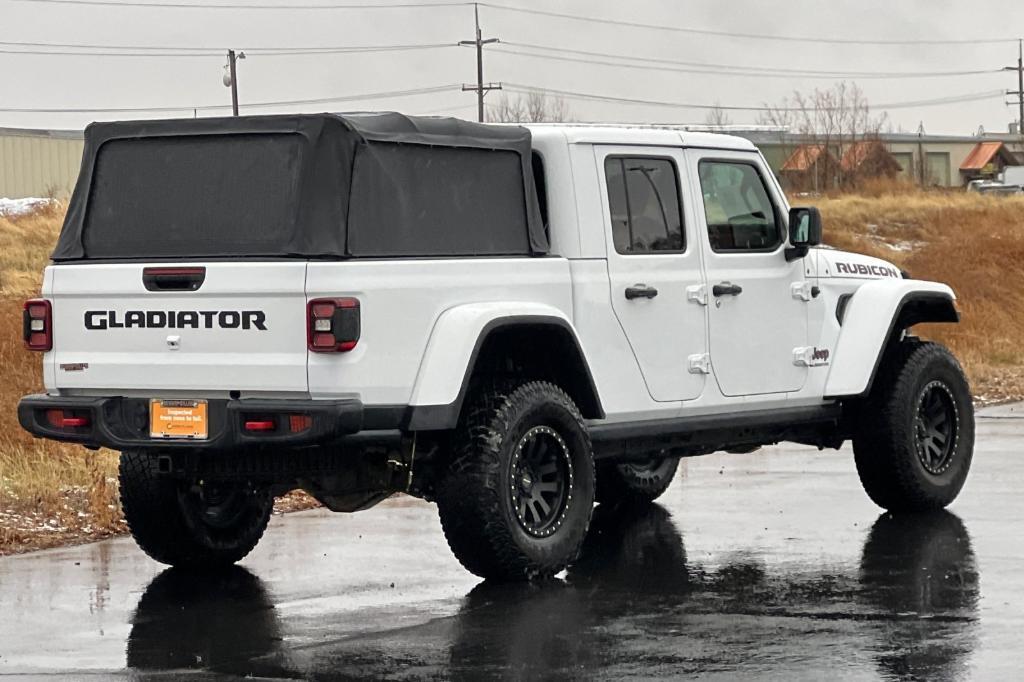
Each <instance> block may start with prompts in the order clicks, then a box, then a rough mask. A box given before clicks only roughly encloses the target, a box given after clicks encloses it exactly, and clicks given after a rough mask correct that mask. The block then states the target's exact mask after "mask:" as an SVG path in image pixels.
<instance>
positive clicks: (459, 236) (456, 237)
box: [348, 143, 530, 257]
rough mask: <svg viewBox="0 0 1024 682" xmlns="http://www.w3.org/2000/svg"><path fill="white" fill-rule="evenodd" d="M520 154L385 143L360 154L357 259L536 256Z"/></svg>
mask: <svg viewBox="0 0 1024 682" xmlns="http://www.w3.org/2000/svg"><path fill="white" fill-rule="evenodd" d="M526 205H527V204H526V199H525V197H524V189H523V175H522V166H521V161H520V157H519V155H518V154H517V153H516V152H513V151H502V150H491V149H471V148H465V147H432V146H428V145H416V144H398V143H380V144H375V145H369V146H365V147H362V148H360V149H359V151H358V152H357V154H356V160H355V167H354V169H353V173H352V194H351V199H350V203H349V214H348V253H349V254H350V255H352V256H356V257H358V256H368V257H389V256H413V257H416V256H419V257H430V256H495V255H507V254H526V253H529V249H530V245H529V241H528V237H529V235H528V229H527V217H526Z"/></svg>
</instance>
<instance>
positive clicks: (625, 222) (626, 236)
mask: <svg viewBox="0 0 1024 682" xmlns="http://www.w3.org/2000/svg"><path fill="white" fill-rule="evenodd" d="M604 175H605V181H606V182H607V183H608V204H609V209H610V211H611V215H612V239H613V241H614V242H615V250H616V251H617V252H618V253H621V254H627V255H628V254H642V253H652V252H662V253H664V252H666V251H667V252H672V253H681V252H682V251H683V250H684V249H685V247H686V245H685V243H684V240H683V215H682V209H681V207H680V203H679V173H678V172H677V171H676V165H675V163H674V162H673V161H672V160H671V159H665V158H657V157H648V156H609V157H607V158H606V159H605V161H604Z"/></svg>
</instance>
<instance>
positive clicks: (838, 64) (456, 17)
mask: <svg viewBox="0 0 1024 682" xmlns="http://www.w3.org/2000/svg"><path fill="white" fill-rule="evenodd" d="M100 1H101V2H111V3H114V2H117V1H118V0H100ZM211 1H213V2H215V3H216V4H236V5H237V4H245V5H254V4H264V5H267V4H270V5H275V6H278V7H280V6H283V5H290V6H289V7H288V8H287V9H272V10H260V9H251V8H250V9H243V8H237V9H213V8H209V7H206V8H202V9H198V8H196V9H193V8H168V7H165V8H156V7H130V6H102V5H100V6H97V5H79V4H73V3H74V2H75V0H58V1H57V2H54V1H53V0H44V1H40V0H0V41H5V42H7V43H9V42H20V43H26V42H32V43H64V44H91V45H101V46H112V45H128V46H134V45H138V46H168V47H197V48H210V49H211V50H213V51H216V52H217V54H209V55H202V56H190V57H170V56H130V57H109V56H82V55H38V54H11V53H10V51H12V50H13V51H19V50H25V49H39V48H27V47H25V46H13V45H7V44H5V45H0V50H2V51H3V52H0V110H5V111H0V126H17V127H32V128H81V127H82V126H84V125H85V124H86V123H88V122H89V121H91V120H97V119H117V118H143V117H176V116H191V115H192V110H191V107H194V106H206V105H220V104H223V105H225V108H224V109H221V110H220V111H200V112H199V115H201V116H209V115H217V114H228V113H230V110H229V108H227V106H226V105H228V104H229V103H230V95H229V91H228V89H227V88H225V87H224V85H223V84H222V83H221V77H222V66H223V64H224V57H223V56H222V55H220V54H219V51H220V50H222V49H225V48H228V47H236V48H238V49H243V50H245V49H252V50H255V49H257V48H281V47H321V46H323V47H340V46H365V45H396V44H401V45H407V44H435V43H436V44H440V43H452V44H454V43H456V42H457V41H459V40H463V39H471V38H472V37H473V10H472V8H471V7H469V6H458V7H430V8H418V9H417V8H400V9H374V10H364V9H358V10H357V9H329V10H323V9H321V10H316V9H308V7H309V5H317V4H319V5H326V4H333V5H340V4H346V3H347V4H354V3H362V4H388V3H389V2H390V3H391V4H394V3H395V2H397V1H399V0H296V1H295V2H294V3H289V2H288V1H287V0H211ZM408 1H409V2H416V1H417V0H408ZM424 1H425V0H424ZM137 2H155V3H160V2H163V3H175V4H185V3H196V4H197V5H201V4H202V3H201V2H200V0H137ZM496 4H505V5H510V6H515V7H522V8H533V9H543V10H547V11H552V12H560V13H568V14H576V15H585V16H590V17H599V18H604V19H611V20H619V21H625V22H634V23H642V24H656V25H663V26H672V27H683V28H692V29H706V30H710V31H724V32H731V33H745V34H758V35H774V36H805V37H821V38H831V39H837V40H843V41H845V40H878V41H915V40H936V41H947V40H948V41H965V40H967V41H971V40H985V41H993V40H998V39H1005V38H1010V39H1012V38H1015V37H1016V36H1018V35H1021V34H1024V3H1022V2H1019V1H1017V2H1014V1H1006V0H989V1H987V2H965V1H963V0H960V1H956V0H859V1H855V2H845V1H844V2H838V1H829V2H825V1H822V0H760V1H757V2H755V1H753V0H745V1H744V0H732V1H731V2H728V1H723V0H677V1H672V0H635V1H634V2H628V3H627V2H621V1H618V2H613V1H612V0H563V1H560V2H538V1H533V2H529V1H527V0H496ZM303 7H306V8H303ZM480 16H481V24H482V26H483V31H484V36H485V37H498V38H500V39H501V40H502V41H503V43H504V44H503V45H497V46H488V47H487V48H485V49H486V50H487V51H486V54H485V78H486V79H487V80H489V81H502V82H505V83H510V84H516V85H518V86H532V87H541V88H548V89H553V90H560V91H565V92H572V93H581V94H591V95H599V96H609V97H617V98H624V99H640V100H647V101H659V102H673V103H689V104H713V103H716V102H718V103H721V104H722V105H726V106H734V105H735V106H759V105H762V104H763V103H765V102H768V103H776V102H779V101H780V100H781V99H782V98H783V97H785V96H786V95H787V94H789V93H791V92H792V91H793V90H794V89H798V90H801V91H809V90H813V89H814V88H815V87H820V88H826V87H830V86H831V85H832V84H833V83H834V82H835V81H836V80H837V78H835V77H832V76H829V77H826V78H810V77H807V76H804V75H793V74H782V75H781V76H779V75H771V74H772V72H768V73H758V74H754V75H746V74H744V75H736V74H737V73H738V72H737V71H736V70H733V69H730V70H729V71H730V75H723V74H708V73H685V72H679V71H671V70H654V69H649V68H635V66H636V65H641V66H642V63H641V62H632V63H633V64H634V68H627V67H621V66H611V65H607V64H603V63H601V64H599V63H596V62H615V63H621V62H622V61H623V60H622V59H621V58H620V57H616V56H614V55H630V56H633V57H638V58H642V59H644V58H646V59H654V60H663V61H661V62H658V65H661V66H668V67H669V68H670V69H681V68H691V67H686V66H681V65H679V64H678V63H676V64H667V63H666V62H668V61H671V62H688V63H693V64H708V65H716V67H715V68H719V67H720V65H727V66H739V67H753V68H756V69H757V70H760V71H766V70H768V69H780V70H794V69H803V70H811V71H827V72H830V73H835V72H837V71H838V72H851V71H856V72H860V73H861V74H869V73H876V74H877V73H878V72H886V73H893V72H900V73H906V72H922V71H925V72H937V71H938V72H949V71H956V72H961V71H992V72H991V73H980V74H977V73H976V74H971V75H961V76H943V77H920V76H915V77H912V78H899V79H879V78H868V77H867V76H865V75H861V76H859V77H856V78H848V79H847V80H853V81H856V82H857V83H858V85H860V87H861V88H862V89H863V90H864V92H865V94H866V95H867V97H868V100H869V102H871V103H872V104H873V105H883V104H900V103H905V102H915V101H920V100H933V99H937V98H947V97H949V98H952V97H956V96H959V95H972V94H974V95H978V96H977V97H976V98H974V99H972V100H971V101H967V102H961V103H952V104H944V105H941V106H917V107H910V108H890V109H888V110H887V111H888V117H889V120H890V122H891V123H892V124H893V125H894V127H902V128H903V129H906V130H909V131H916V130H917V127H918V124H919V123H920V122H923V123H924V126H925V129H926V130H927V132H929V133H958V134H970V133H973V132H975V131H976V130H977V129H978V126H984V127H985V129H986V130H988V131H1005V130H1006V129H1007V124H1008V122H1009V121H1011V120H1014V119H1015V118H1016V107H1015V106H1013V107H1008V106H1007V105H1006V104H1005V103H1004V101H1005V100H1004V97H1002V96H1001V95H999V94H998V92H999V91H1000V90H1006V89H1016V86H1017V83H1016V77H1015V76H1016V74H1015V73H1009V72H1001V73H1000V72H996V71H997V70H998V69H999V68H1001V67H1003V66H1007V65H1010V64H1016V58H1017V45H1016V43H1013V42H1003V43H994V42H973V43H972V42H967V43H964V42H961V43H947V44H937V45H935V44H916V45H913V44H904V45H857V44H849V43H831V44H830V43H811V42H797V41H789V40H784V41H778V40H762V39H753V38H732V37H722V36H709V35H699V34H693V33H684V32H678V31H659V30H652V29H648V28H640V27H631V26H624V25H621V24H620V25H613V24H600V23H588V22H581V21H575V20H571V19H565V18H557V17H547V16H537V15H533V14H529V13H522V12H513V11H509V10H507V9H500V8H497V7H486V6H484V7H481V8H480ZM524 45H528V46H546V47H551V48H560V49H564V50H575V51H577V52H557V53H556V52H545V53H546V54H552V55H555V56H559V57H562V58H568V59H559V60H556V59H539V58H536V57H530V56H525V55H522V54H510V53H508V52H503V51H508V50H517V51H520V52H523V51H527V52H534V53H536V52H537V51H538V48H537V47H524ZM63 49H65V50H66V49H68V48H63ZM581 52H589V53H604V54H608V55H613V56H612V57H598V56H594V55H585V54H581ZM570 60H572V61H570ZM774 73H777V72H774ZM475 76H476V72H475V60H474V55H473V51H472V49H469V48H459V47H442V48H436V49H419V50H410V51H393V52H381V53H363V54H315V55H309V54H305V55H285V56H280V55H266V54H264V55H260V54H257V53H256V52H251V53H250V54H249V55H248V58H247V59H246V60H245V61H242V62H239V91H240V100H241V103H242V112H243V113H246V112H250V113H257V112H258V113H270V112H281V111H345V110H356V109H393V110H398V111H404V112H407V113H432V114H433V113H437V114H441V113H449V114H453V115H457V116H462V117H466V118H471V117H473V116H475V105H474V101H475V100H474V95H473V93H463V92H460V91H459V90H458V87H457V84H459V83H462V82H471V81H473V80H475ZM449 85H454V86H456V87H452V88H448V89H446V90H444V91H440V92H430V93H426V94H420V95H406V96H403V97H395V98H385V99H364V100H361V101H358V102H354V101H353V102H337V103H318V104H310V105H301V106H300V105H293V106H286V107H261V108H255V107H249V106H247V104H251V103H256V102H273V101H282V100H303V99H314V98H327V97H342V96H346V97H352V96H360V95H364V94H367V93H381V92H394V91H405V90H418V89H423V88H431V87H434V86H437V87H441V86H449ZM488 97H489V101H494V100H496V99H497V98H498V97H500V94H499V93H492V94H490V95H489V96H488ZM567 101H568V104H569V108H570V111H571V115H572V117H573V118H574V119H576V120H581V121H630V122H678V123H701V122H703V121H704V120H705V116H706V111H703V110H700V109H685V108H673V107H667V106H654V105H649V104H644V105H641V104H627V103H622V102H609V101H594V100H583V99H573V98H568V99H567ZM113 107H126V108H140V107H182V108H181V109H180V110H179V111H174V112H158V113H157V112H154V113H131V112H124V113H116V112H115V113H38V112H36V113H25V112H15V111H9V110H10V109H17V108H31V109H66V108H113ZM876 108H879V107H876ZM729 116H730V118H731V119H732V121H733V122H734V123H738V124H739V123H753V122H754V121H755V119H756V116H757V114H756V112H747V111H736V112H730V113H729Z"/></svg>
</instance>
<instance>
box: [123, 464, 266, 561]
mask: <svg viewBox="0 0 1024 682" xmlns="http://www.w3.org/2000/svg"><path fill="white" fill-rule="evenodd" d="M120 483H121V507H122V508H123V510H124V516H125V520H126V521H127V522H128V527H129V528H130V529H131V533H132V537H134V538H135V542H136V543H137V544H138V545H139V547H141V548H142V550H143V551H144V552H145V553H146V554H148V555H149V556H150V557H152V558H153V559H155V560H157V561H159V562H160V563H164V564H170V565H171V566H179V567H185V568H218V567H223V566H228V565H231V564H233V563H235V562H236V561H239V560H241V559H242V558H243V557H244V556H245V555H247V554H248V553H249V552H251V551H252V549H253V548H254V547H255V546H256V543H258V542H259V540H260V538H261V537H262V536H263V531H264V530H266V527H267V523H268V522H269V520H270V513H271V512H272V511H273V506H274V498H273V497H272V496H271V495H270V493H269V491H267V490H266V489H265V488H252V487H251V486H249V485H248V484H245V483H234V482H224V483H217V482H210V481H184V480H179V479H175V478H172V477H170V476H167V475H165V474H161V473H160V472H159V470H158V459H157V456H156V455H155V454H154V453H152V452H149V451H144V450H131V451H126V452H122V453H121V462H120Z"/></svg>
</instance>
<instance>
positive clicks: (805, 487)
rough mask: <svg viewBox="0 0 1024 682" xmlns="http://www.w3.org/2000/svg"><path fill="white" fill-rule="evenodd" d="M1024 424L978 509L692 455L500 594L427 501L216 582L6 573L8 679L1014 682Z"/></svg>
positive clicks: (783, 465) (294, 528)
mask: <svg viewBox="0 0 1024 682" xmlns="http://www.w3.org/2000/svg"><path fill="white" fill-rule="evenodd" d="M1022 427H1024V423H1022V424H1020V425H1019V426H1018V425H1017V424H1009V423H1004V422H1002V421H1000V422H999V423H998V424H996V423H995V422H994V421H993V425H992V426H991V427H990V428H989V429H988V430H989V431H990V433H989V434H988V436H989V439H988V441H987V442H990V443H992V444H993V446H992V448H991V452H990V453H989V454H988V455H987V457H986V455H982V456H980V457H978V461H979V467H980V468H981V472H979V474H978V475H977V477H976V479H975V480H973V481H972V482H969V484H968V490H967V491H966V495H967V496H969V497H968V498H967V500H965V501H964V502H963V504H958V507H957V508H958V513H953V512H941V513H936V514H926V515H891V514H887V513H884V514H881V515H878V512H877V510H874V511H871V510H872V507H871V506H870V504H868V503H864V502H862V501H860V498H859V497H858V495H861V494H862V493H861V492H860V491H859V489H857V488H855V487H853V486H855V484H856V477H855V474H853V473H852V466H851V465H850V463H849V462H848V461H846V460H845V459H844V458H843V457H842V456H839V457H837V456H836V455H820V454H817V453H815V452H812V451H809V450H806V449H796V448H794V449H790V450H787V451H786V452H784V453H783V452H782V451H778V450H776V451H770V452H768V453H764V454H761V455H760V457H761V459H758V457H759V456H758V455H745V456H722V457H720V458H707V459H705V460H700V464H696V465H695V464H693V463H688V466H687V473H686V477H685V480H679V481H677V482H676V484H675V485H674V486H673V488H672V489H671V490H670V491H669V494H668V495H666V498H665V500H664V502H663V504H658V505H651V506H646V507H608V506H601V507H598V508H597V509H596V510H595V516H594V520H593V523H592V526H591V531H590V534H589V535H588V538H587V541H586V544H585V546H584V549H583V552H582V555H581V557H580V560H579V561H578V562H577V563H576V564H575V565H574V566H573V567H572V568H571V569H570V570H569V571H568V572H567V573H566V574H564V575H563V576H561V577H560V579H558V580H554V581H551V582H549V583H546V584H543V585H491V584H487V583H479V584H478V583H477V582H476V581H475V580H474V579H473V578H472V577H471V576H468V575H467V574H465V573H464V572H462V570H461V569H460V568H459V567H458V566H457V564H455V562H454V560H452V559H451V558H450V556H449V555H448V554H447V549H446V548H445V547H444V544H443V539H441V538H440V535H439V529H438V528H437V522H436V516H435V515H434V511H433V509H432V508H431V507H430V506H428V505H425V504H421V503H418V502H413V503H404V504H389V505H387V506H385V507H382V508H381V509H380V510H378V511H374V512H369V513H367V514H365V515H356V516H352V517H337V516H331V515H328V514H326V513H323V512H313V513H309V514H299V515H294V516H289V517H287V518H284V519H276V520H275V524H274V526H273V527H272V529H271V532H270V535H269V537H268V539H267V546H266V547H263V548H261V549H260V550H257V552H256V553H255V554H254V556H253V557H252V558H251V559H250V560H248V561H247V562H246V566H245V567H241V566H239V567H235V568H233V569H231V570H229V571H225V572H223V573H221V574H218V575H213V576H211V575H197V574H191V573H188V572H182V571H177V570H173V569H170V570H163V571H161V570H160V568H159V567H158V566H157V565H155V564H152V563H151V562H149V561H148V560H146V559H145V558H144V557H142V556H141V554H140V553H139V552H138V551H137V550H136V549H135V548H134V547H133V546H132V545H131V543H130V542H129V541H126V540H117V541H114V542H110V543H105V544H102V545H94V546H91V547H83V548H72V549H66V550H58V551H56V552H45V553H39V554H36V555H31V556H25V557H17V558H13V559H4V560H0V581H2V582H0V610H2V612H3V613H4V614H5V616H6V617H5V619H4V622H2V623H0V674H3V673H44V672H51V671H52V672H54V673H58V674H61V673H65V674H66V673H69V672H70V671H77V672H101V673H103V672H106V673H111V674H130V675H132V676H137V675H143V676H148V675H150V674H161V673H166V674H169V675H171V676H174V677H176V676H177V675H178V674H181V673H184V672H185V671H194V672H196V673H199V674H200V676H202V675H203V673H206V674H209V675H214V676H216V675H232V676H247V675H253V676H257V677H265V678H313V679H354V678H389V679H434V678H455V679H481V678H484V679H487V678H505V679H537V678H577V679H593V678H603V679H620V678H624V677H641V678H667V677H678V676H684V675H699V676H701V677H702V678H711V679H735V678H736V677H738V676H744V677H754V678H764V677H770V678H785V679H807V680H819V679H823V678H825V677H828V678H838V679H886V680H917V679H922V680H924V679H926V680H958V679H968V678H984V679H990V678H1004V679H1006V678H1010V677H1012V676H1013V675H1014V672H1015V671H1016V670H1017V663H1016V645H1017V644H1018V643H1019V642H1020V640H1019V637H1020V634H1019V633H1020V632H1021V625H1022V624H1024V623H1022V621H1021V618H1020V614H1019V613H1018V609H1017V608H1016V606H1015V605H1017V604H1019V599H1020V596H1021V594H1022V593H1024V591H1022V583H1021V579H1020V578H1019V577H1017V570H1016V567H1017V566H1019V565H1020V562H1021V560H1022V559H1024V556H1021V554H1022V548H1021V547H1019V546H1017V544H1018V543H1017V538H1016V534H1014V533H1012V532H1011V531H1010V529H1009V527H1008V526H1007V523H1006V521H1005V518H1006V517H1005V514H1006V513H1013V512H1012V511H1010V510H1008V509H1007V507H1006V504H1007V503H1009V504H1013V505H1018V506H1017V512H1020V511H1024V510H1021V509H1020V505H1021V504H1022V503H1021V502H1019V501H1018V500H1019V498H1018V497H1017V496H1016V495H1015V494H1013V495H1010V493H1011V492H1012V491H1013V487H1012V486H1008V485H1006V480H1005V479H1006V476H1005V475H1004V474H1005V472H1003V473H1000V471H998V470H996V469H998V468H999V467H1001V466H1002V464H1003V463H1006V464H1008V465H1010V463H1011V462H1012V459H1011V458H1012V457H1013V453H1014V452H1015V450H1016V449H1015V448H1010V447H1007V443H1006V441H1005V440H1003V439H1002V438H1001V437H1002V436H1007V435H1009V434H1011V433H1013V434H1015V433H1016V431H1014V429H1022V430H1024V428H1022ZM982 428H983V429H985V428H986V426H985V425H984V424H982ZM979 440H981V439H979ZM982 442H986V441H982ZM986 468H987V469H988V470H986ZM851 477H852V479H851ZM972 485H973V486H974V487H973V488H972V487H971V486H972ZM968 500H974V501H973V502H969V501H968ZM960 507H962V508H963V511H962V512H961V511H960ZM374 515H376V516H374ZM961 516H963V519H962V518H961ZM339 519H340V520H339ZM964 519H966V521H965V520H964ZM970 519H977V520H976V522H970V523H969V520H970ZM863 521H866V523H863ZM968 526H970V527H971V532H970V533H969V532H968ZM976 528H977V530H976ZM972 535H973V536H974V537H973V538H972ZM979 547H981V548H982V550H983V551H982V552H981V554H979V555H978V556H976V551H978V548H979ZM321 555H322V556H321ZM75 562H78V563H79V564H81V565H78V564H76V563H75ZM982 568H984V569H985V570H984V571H983V570H982ZM982 575H984V579H983V580H982V578H981V576H982ZM149 576H153V577H149ZM79 595H80V596H79ZM72 676H74V675H72Z"/></svg>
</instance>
